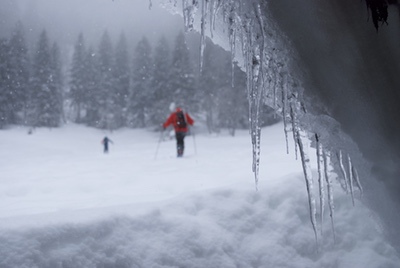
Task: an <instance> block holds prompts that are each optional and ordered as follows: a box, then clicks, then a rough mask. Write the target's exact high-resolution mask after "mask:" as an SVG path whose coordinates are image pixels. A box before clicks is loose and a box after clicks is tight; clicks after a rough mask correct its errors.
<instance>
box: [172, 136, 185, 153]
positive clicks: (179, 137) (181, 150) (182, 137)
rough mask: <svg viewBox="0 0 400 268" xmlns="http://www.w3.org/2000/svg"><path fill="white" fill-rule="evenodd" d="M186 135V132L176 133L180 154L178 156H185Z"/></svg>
mask: <svg viewBox="0 0 400 268" xmlns="http://www.w3.org/2000/svg"><path fill="white" fill-rule="evenodd" d="M185 136H186V133H185V132H176V133H175V138H176V149H177V152H178V156H182V155H183V150H184V149H185V143H184V141H183V140H184V139H185Z"/></svg>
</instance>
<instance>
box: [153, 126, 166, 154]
mask: <svg viewBox="0 0 400 268" xmlns="http://www.w3.org/2000/svg"><path fill="white" fill-rule="evenodd" d="M163 136H164V129H163V130H162V131H161V133H160V138H159V139H158V143H157V149H156V155H155V156H154V160H156V159H157V155H158V148H159V147H160V143H161V139H162V137H163Z"/></svg>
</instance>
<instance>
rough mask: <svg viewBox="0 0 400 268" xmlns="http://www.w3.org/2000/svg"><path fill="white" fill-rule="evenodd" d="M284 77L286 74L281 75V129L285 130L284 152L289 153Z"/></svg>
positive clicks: (286, 95)
mask: <svg viewBox="0 0 400 268" xmlns="http://www.w3.org/2000/svg"><path fill="white" fill-rule="evenodd" d="M285 78H286V76H283V77H282V118H283V131H284V132H285V140H286V153H287V154H289V142H288V124H287V109H288V105H287V99H288V90H287V83H286V79H285Z"/></svg>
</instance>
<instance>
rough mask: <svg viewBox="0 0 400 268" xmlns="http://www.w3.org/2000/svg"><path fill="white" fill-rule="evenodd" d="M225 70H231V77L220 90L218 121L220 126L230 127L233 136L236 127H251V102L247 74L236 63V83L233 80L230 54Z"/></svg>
mask: <svg viewBox="0 0 400 268" xmlns="http://www.w3.org/2000/svg"><path fill="white" fill-rule="evenodd" d="M224 69H225V71H227V72H229V74H230V75H229V79H227V81H226V82H225V84H224V86H222V87H221V88H220V90H219V96H218V99H219V103H218V109H219V112H218V122H219V124H220V127H222V128H228V130H229V132H230V134H231V135H232V136H234V135H235V131H236V129H245V128H248V127H249V104H248V101H247V92H246V74H245V73H244V72H243V71H242V70H241V69H240V68H239V67H238V66H237V64H235V66H234V73H233V75H234V84H233V86H232V82H231V81H232V80H231V70H232V68H231V60H230V56H229V57H228V58H227V59H226V61H225V67H224Z"/></svg>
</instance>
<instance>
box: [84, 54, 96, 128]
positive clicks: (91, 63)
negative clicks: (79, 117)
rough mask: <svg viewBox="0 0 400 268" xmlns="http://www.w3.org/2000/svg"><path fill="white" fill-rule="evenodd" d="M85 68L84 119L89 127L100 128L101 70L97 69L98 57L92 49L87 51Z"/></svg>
mask: <svg viewBox="0 0 400 268" xmlns="http://www.w3.org/2000/svg"><path fill="white" fill-rule="evenodd" d="M84 66H85V68H84V69H85V80H84V86H83V88H84V89H85V94H84V98H85V103H86V113H85V117H84V119H83V121H84V122H86V123H87V124H88V125H89V126H94V127H96V126H98V123H99V121H100V114H99V107H100V98H99V94H98V89H99V85H98V84H99V83H98V81H99V79H98V77H99V76H100V74H99V70H98V68H97V56H96V53H95V52H94V49H93V48H92V47H89V48H88V49H87V52H86V54H85V56H84Z"/></svg>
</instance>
